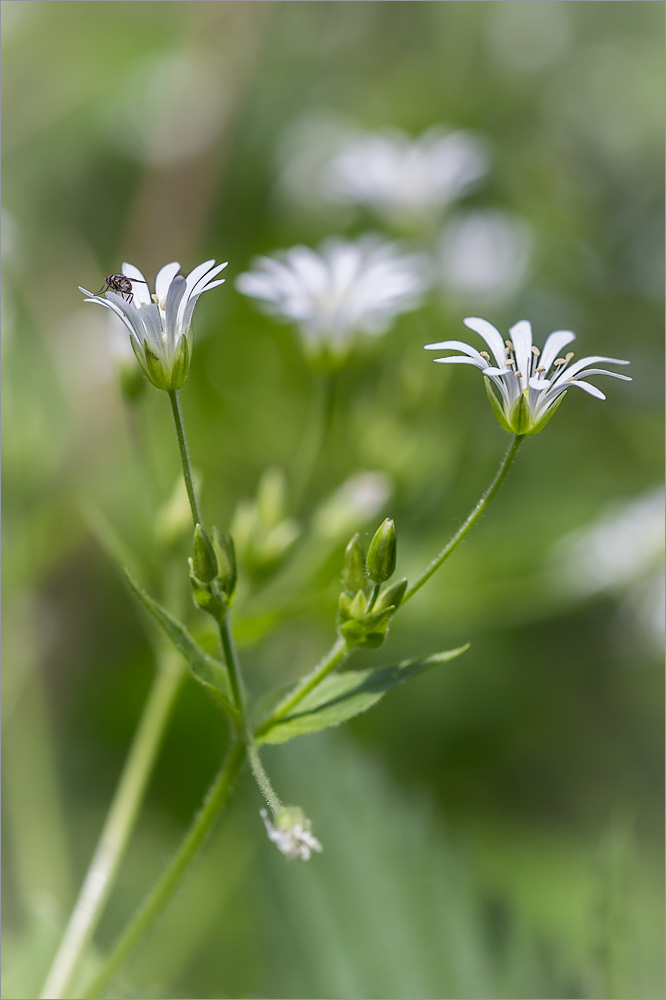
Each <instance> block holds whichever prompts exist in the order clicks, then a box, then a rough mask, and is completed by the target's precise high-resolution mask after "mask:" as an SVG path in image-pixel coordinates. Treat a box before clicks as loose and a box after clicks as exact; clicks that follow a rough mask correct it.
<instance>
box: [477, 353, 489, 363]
mask: <svg viewBox="0 0 666 1000" xmlns="http://www.w3.org/2000/svg"><path fill="white" fill-rule="evenodd" d="M479 354H480V355H481V357H482V358H483V359H484V361H490V355H489V354H488V351H479Z"/></svg>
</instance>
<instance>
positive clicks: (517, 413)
mask: <svg viewBox="0 0 666 1000" xmlns="http://www.w3.org/2000/svg"><path fill="white" fill-rule="evenodd" d="M527 392H528V390H527V389H525V390H523V392H521V394H520V396H519V397H518V399H517V400H516V402H515V403H514V404H513V407H512V408H511V421H510V422H511V429H512V431H513V433H514V434H529V431H530V426H531V423H532V413H531V411H530V404H529V403H528V401H527V395H526V393H527Z"/></svg>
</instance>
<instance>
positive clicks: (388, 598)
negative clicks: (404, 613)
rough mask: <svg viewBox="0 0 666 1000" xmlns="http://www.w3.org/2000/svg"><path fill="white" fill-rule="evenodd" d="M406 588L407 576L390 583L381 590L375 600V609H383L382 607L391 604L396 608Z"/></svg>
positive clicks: (388, 606) (387, 606)
mask: <svg viewBox="0 0 666 1000" xmlns="http://www.w3.org/2000/svg"><path fill="white" fill-rule="evenodd" d="M406 590H407V577H406V576H405V577H403V578H402V580H398V581H397V583H393V584H391V586H390V587H387V588H386V590H383V591H382V592H381V594H380V595H379V597H378V598H377V601H376V602H375V607H374V610H375V611H383V610H384V608H390V607H391V606H393V607H394V608H396V610H397V609H398V608H399V607H400V602H401V601H402V599H403V597H404V596H405V591H406Z"/></svg>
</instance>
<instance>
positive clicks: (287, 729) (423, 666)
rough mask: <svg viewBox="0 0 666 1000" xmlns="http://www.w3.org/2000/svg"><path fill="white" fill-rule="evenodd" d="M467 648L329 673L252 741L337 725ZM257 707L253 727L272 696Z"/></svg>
mask: <svg viewBox="0 0 666 1000" xmlns="http://www.w3.org/2000/svg"><path fill="white" fill-rule="evenodd" d="M467 649H469V643H467V644H466V645H465V646H460V647H459V648H458V649H450V650H448V651H447V652H444V653H435V655H434V656H426V657H422V658H419V659H414V660H403V661H402V662H401V663H397V664H395V666H392V667H378V668H375V669H373V670H345V671H344V672H343V673H335V674H330V675H329V676H328V677H326V678H324V680H323V681H322V682H321V684H318V685H317V687H316V688H314V690H313V691H310V693H309V694H307V695H306V696H305V698H303V700H302V701H300V702H299V703H298V705H295V706H294V708H293V710H292V712H291V714H288V715H286V716H284V717H283V718H281V719H278V720H276V722H275V723H274V724H273V725H272V726H271V728H270V729H268V730H267V731H266V732H265V733H262V734H261V735H260V736H258V737H256V743H257V744H261V743H286V742H287V740H291V739H294V737H296V736H303V735H305V734H306V733H316V732H318V731H320V730H322V729H328V728H329V727H330V726H339V725H340V723H342V722H346V721H347V720H348V719H352V718H353V717H354V716H355V715H360V714H361V712H367V710H368V709H369V708H372V706H373V705H376V704H377V702H378V701H380V700H381V699H382V698H383V697H384V695H385V694H386V692H387V691H390V690H391V688H394V687H396V686H397V685H398V684H403V683H404V682H405V681H408V680H411V679H412V678H413V677H418V675H419V674H422V673H425V672H426V671H427V670H431V669H432V668H433V667H437V666H439V665H440V664H442V663H447V662H448V661H449V660H453V659H455V657H457V656H460V654H461V653H464V652H465V650H467ZM261 708H262V715H263V718H262V717H261V716H260V717H259V720H258V725H257V729H260V728H261V723H262V721H265V720H267V719H268V718H270V712H271V711H272V710H273V708H274V699H270V698H266V700H265V702H264V703H263V704H262V706H261Z"/></svg>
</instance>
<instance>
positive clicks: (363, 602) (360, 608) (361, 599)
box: [349, 590, 368, 618]
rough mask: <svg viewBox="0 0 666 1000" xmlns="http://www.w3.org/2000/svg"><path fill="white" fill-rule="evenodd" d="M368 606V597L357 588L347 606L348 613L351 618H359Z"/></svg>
mask: <svg viewBox="0 0 666 1000" xmlns="http://www.w3.org/2000/svg"><path fill="white" fill-rule="evenodd" d="M367 607H368V598H367V597H366V596H365V594H364V593H363V591H362V590H357V591H356V593H355V594H354V598H353V600H352V602H351V606H350V608H349V613H350V615H351V617H352V618H360V617H361V615H362V614H364V613H365V611H366V610H367Z"/></svg>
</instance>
